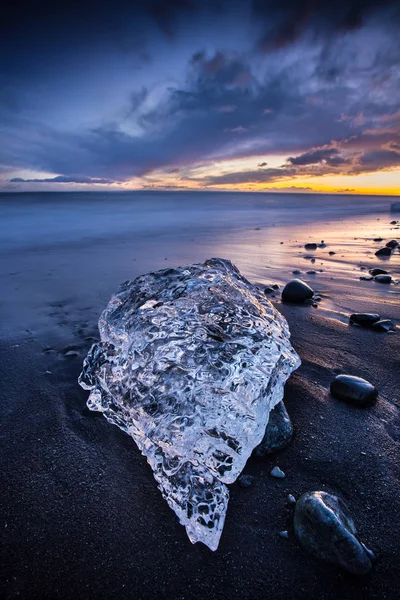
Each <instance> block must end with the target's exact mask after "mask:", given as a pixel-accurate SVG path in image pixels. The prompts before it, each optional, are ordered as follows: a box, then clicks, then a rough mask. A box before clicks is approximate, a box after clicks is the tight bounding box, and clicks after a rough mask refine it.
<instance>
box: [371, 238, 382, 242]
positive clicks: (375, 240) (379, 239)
mask: <svg viewBox="0 0 400 600" xmlns="http://www.w3.org/2000/svg"><path fill="white" fill-rule="evenodd" d="M373 241H374V242H383V238H374V239H373Z"/></svg>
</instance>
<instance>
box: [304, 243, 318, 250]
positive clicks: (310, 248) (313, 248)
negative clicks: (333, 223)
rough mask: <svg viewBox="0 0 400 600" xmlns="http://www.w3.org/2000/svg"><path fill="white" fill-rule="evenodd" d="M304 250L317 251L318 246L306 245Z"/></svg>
mask: <svg viewBox="0 0 400 600" xmlns="http://www.w3.org/2000/svg"><path fill="white" fill-rule="evenodd" d="M304 248H305V249H306V250H316V249H317V248H318V246H317V244H305V245H304Z"/></svg>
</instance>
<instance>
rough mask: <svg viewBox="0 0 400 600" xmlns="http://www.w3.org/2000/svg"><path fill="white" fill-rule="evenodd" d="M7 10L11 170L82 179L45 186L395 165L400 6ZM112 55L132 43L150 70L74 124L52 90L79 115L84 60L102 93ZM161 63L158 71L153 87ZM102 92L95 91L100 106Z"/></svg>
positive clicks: (266, 2) (5, 150)
mask: <svg viewBox="0 0 400 600" xmlns="http://www.w3.org/2000/svg"><path fill="white" fill-rule="evenodd" d="M8 4H9V5H8V6H7V8H6V11H5V13H4V15H3V17H4V18H3V20H2V29H4V35H3V36H0V67H4V68H3V70H2V72H3V73H4V85H3V84H2V89H1V90H0V126H1V130H2V133H1V140H0V168H1V169H2V171H3V172H6V173H7V172H8V173H13V174H19V173H18V170H21V171H22V170H28V169H30V170H32V171H35V172H36V173H40V172H45V173H55V174H57V173H67V174H68V173H73V174H74V177H72V176H70V175H62V176H55V177H53V178H47V179H46V178H44V179H42V180H40V181H41V182H52V183H60V184H61V183H83V184H91V183H92V184H95V183H98V184H109V183H113V182H119V181H126V180H128V179H129V178H131V177H140V178H142V179H143V178H146V177H150V176H151V174H152V173H154V172H155V171H162V172H163V173H166V174H168V173H170V174H177V173H178V171H179V177H181V176H182V178H183V177H185V172H186V176H187V178H188V180H191V181H193V180H194V179H195V178H196V177H197V176H196V174H193V173H191V172H190V169H194V167H195V166H196V165H198V164H199V163H202V164H203V163H206V164H207V163H208V164H210V163H218V161H220V160H224V159H233V158H240V157H249V156H254V157H258V158H255V159H254V165H255V164H257V163H256V161H257V160H261V159H262V157H264V156H265V157H266V159H267V161H268V163H269V164H271V161H270V159H269V156H270V155H279V156H282V162H283V161H284V160H285V159H286V158H287V157H288V158H287V163H286V164H285V165H284V166H282V167H281V168H265V167H267V163H266V162H260V163H259V164H258V170H257V169H254V170H249V171H244V172H239V173H224V174H223V175H218V176H217V175H216V176H214V177H208V176H204V178H203V179H202V180H201V179H196V181H199V182H200V184H204V185H225V184H226V185H234V184H237V183H251V182H254V183H268V182H270V181H271V182H272V181H277V180H280V179H282V178H285V177H286V178H289V177H295V176H301V175H302V174H307V175H309V174H315V175H321V174H322V175H323V174H327V173H341V172H343V173H349V172H351V173H356V172H364V171H366V170H367V169H371V170H374V169H377V170H379V169H386V168H392V167H393V166H395V165H398V162H397V161H398V156H399V138H398V132H399V131H400V111H399V96H398V89H399V85H400V79H399V71H398V64H399V46H398V39H397V35H396V29H395V23H397V21H396V19H397V14H398V10H397V8H396V4H395V3H394V2H390V1H389V0H386V1H383V3H382V2H380V3H379V4H378V2H377V1H375V0H365V1H364V2H361V1H359V0H349V1H348V2H345V1H344V0H338V1H337V2H332V1H331V0H329V1H328V2H325V3H323V4H322V3H321V2H317V1H316V0H308V1H306V0H299V1H297V2H295V1H294V0H292V1H289V0H281V1H278V0H276V1H275V0H274V1H273V0H263V1H261V0H260V1H258V0H255V1H254V2H247V3H246V2H240V0H232V1H231V2H225V0H220V1H218V2H211V0H210V1H208V0H205V1H203V2H201V1H200V0H173V1H172V2H162V1H161V0H155V1H151V0H150V1H149V2H148V3H147V4H146V6H145V5H144V4H142V5H140V4H139V3H135V2H129V1H128V0H127V1H126V2H119V0H116V2H114V3H108V4H106V3H103V2H94V1H93V2H86V1H82V2H73V3H68V5H67V4H65V3H63V2H60V3H54V2H53V3H50V2H49V3H45V2H42V1H40V2H37V3H32V2H30V3H28V2H26V1H25V0H22V2H20V3H8ZM247 28H248V29H247ZM231 30H232V31H231ZM180 33H182V36H181V37H179V35H180ZM364 34H365V37H363V35H364ZM229 36H231V37H229ZM197 39H198V40H199V43H198V45H197V41H196V44H195V43H194V42H193V40H197ZM260 40H261V41H260ZM114 45H115V47H118V48H120V47H122V46H123V50H122V54H123V55H124V60H126V56H125V54H130V53H132V54H135V53H136V54H138V55H140V56H142V57H143V56H144V55H146V56H147V55H148V60H149V63H148V65H149V70H147V68H146V71H143V73H139V74H138V73H137V71H136V70H135V66H134V65H135V64H136V63H133V62H129V65H128V67H126V66H125V67H124V68H126V70H125V71H124V74H125V75H126V77H125V76H124V81H126V80H128V81H130V82H131V87H128V88H127V91H126V94H125V96H124V97H123V98H121V99H119V98H118V102H120V105H118V106H113V107H111V108H110V110H109V111H107V110H106V108H108V107H104V113H103V112H100V113H98V114H97V113H96V112H95V111H93V115H92V114H91V112H90V110H89V112H90V115H89V116H90V118H87V119H86V121H84V124H83V125H81V124H79V125H75V124H74V120H73V118H70V120H69V122H68V124H65V119H64V115H63V114H62V112H60V114H58V112H57V107H54V106H53V105H51V100H52V94H53V92H54V93H55V92H59V94H60V95H62V94H64V93H65V96H66V97H67V98H68V101H69V99H71V100H70V102H71V103H75V105H74V106H75V110H76V113H77V115H78V116H79V112H80V110H81V96H80V91H81V90H80V87H79V86H80V85H81V83H82V80H84V79H85V77H86V75H90V73H91V69H90V68H87V65H86V63H85V65H84V66H82V67H81V63H82V64H83V63H84V62H85V59H87V57H90V59H91V60H92V61H94V62H90V61H89V63H88V64H90V66H91V67H92V69H93V65H95V66H97V68H98V70H99V73H100V75H101V78H100V79H101V82H102V85H104V81H106V82H108V80H110V84H109V87H110V88H113V85H114V83H113V79H112V76H113V73H114V70H115V71H118V69H119V68H122V67H121V64H120V63H122V62H123V60H122V59H121V56H122V54H119V55H118V57H119V59H121V60H120V61H116V62H114V63H112V65H111V66H108V70H107V69H106V67H107V65H106V63H107V60H108V56H109V49H110V48H111V47H112V48H114ZM2 49H3V51H4V52H3V55H1V50H2ZM168 49H170V50H171V56H172V58H171V59H170V60H171V62H170V63H167V58H166V56H167V53H168V51H169V50H168ZM260 50H261V51H262V54H261V55H260ZM147 53H148V54H147ZM185 53H186V54H185ZM2 56H3V58H2ZM66 56H67V57H69V60H70V62H71V64H72V65H73V69H74V71H73V73H74V77H73V78H70V79H69V80H68V82H66V83H64V82H62V83H61V84H60V86H61V87H60V89H59V90H58V89H57V88H56V86H54V88H53V86H52V85H51V86H50V87H49V88H47V89H48V90H50V91H51V94H49V95H48V96H46V94H45V93H44V92H43V91H42V88H41V82H42V80H40V84H39V83H37V74H38V73H39V74H40V73H42V72H45V73H46V77H47V78H48V81H50V82H52V78H53V77H56V76H59V75H60V73H62V74H63V80H64V70H63V66H64V63H63V62H62V61H63V60H64V58H65V57H66ZM97 56H98V57H99V58H96V57H97ZM93 57H95V58H93ZM177 57H179V59H178V58H177ZM182 57H184V59H185V61H184V60H183V59H182ZM60 61H61V63H60ZM96 61H97V62H96ZM184 62H185V66H182V65H183V63H184ZM154 64H158V65H159V70H158V71H157V72H156V75H155V76H154V77H155V79H154V81H152V80H151V78H150V75H149V73H150V67H151V66H154ZM132 65H133V66H132ZM86 69H87V70H86ZM184 69H185V70H184ZM103 70H104V74H103ZM164 72H165V73H167V74H166V75H165V76H164ZM75 75H76V78H75ZM46 81H47V80H46ZM166 82H167V83H166ZM99 85H100V84H99ZM18 86H19V87H18ZM116 95H117V94H116ZM49 96H50V98H49ZM99 96H101V94H100V93H99V92H98V90H97V89H93V90H90V92H89V98H90V101H91V102H93V103H95V101H98V97H99ZM35 102H36V105H35ZM105 104H106V103H105ZM42 105H43V108H41V106H42ZM35 106H36V107H39V108H36V109H35ZM45 107H47V112H46V108H45ZM89 108H90V109H91V105H90V107H89ZM396 115H397V116H396ZM194 170H195V169H194ZM183 171H185V172H183ZM10 177H12V176H11V175H10ZM191 178H192V179H191ZM14 179H15V178H14ZM24 181H25V182H32V181H34V180H32V179H24ZM149 184H151V183H149Z"/></svg>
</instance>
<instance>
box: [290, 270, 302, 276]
mask: <svg viewBox="0 0 400 600" xmlns="http://www.w3.org/2000/svg"><path fill="white" fill-rule="evenodd" d="M292 273H293V275H301V271H299V269H295V270H294V271H292Z"/></svg>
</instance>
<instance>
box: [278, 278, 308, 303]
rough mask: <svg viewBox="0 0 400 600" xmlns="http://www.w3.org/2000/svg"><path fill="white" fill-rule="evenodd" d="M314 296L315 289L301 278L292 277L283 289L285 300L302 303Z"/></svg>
mask: <svg viewBox="0 0 400 600" xmlns="http://www.w3.org/2000/svg"><path fill="white" fill-rule="evenodd" d="M313 296H314V291H313V290H312V289H311V288H310V286H309V285H307V284H306V283H305V282H304V281H301V279H292V281H289V283H287V284H286V285H285V287H284V288H283V291H282V300H283V301H284V302H294V303H302V302H304V301H305V300H308V299H310V298H312V297H313Z"/></svg>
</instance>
